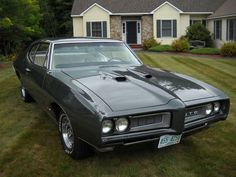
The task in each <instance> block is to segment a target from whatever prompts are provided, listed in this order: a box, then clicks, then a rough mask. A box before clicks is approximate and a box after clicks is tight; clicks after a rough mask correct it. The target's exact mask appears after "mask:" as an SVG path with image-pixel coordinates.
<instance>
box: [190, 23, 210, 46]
mask: <svg viewBox="0 0 236 177" xmlns="http://www.w3.org/2000/svg"><path fill="white" fill-rule="evenodd" d="M186 37H187V38H188V39H189V40H200V41H205V42H206V46H207V47H211V46H212V45H213V40H212V37H211V33H210V31H209V30H208V29H207V28H206V27H205V26H204V25H202V24H200V23H196V24H193V25H192V26H189V27H188V28H187V34H186Z"/></svg>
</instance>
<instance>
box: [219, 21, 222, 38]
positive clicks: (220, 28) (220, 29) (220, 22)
mask: <svg viewBox="0 0 236 177" xmlns="http://www.w3.org/2000/svg"><path fill="white" fill-rule="evenodd" d="M219 25H220V26H219V31H220V34H219V35H220V40H221V39H222V21H221V20H220V21H219Z"/></svg>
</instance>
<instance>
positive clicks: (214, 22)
mask: <svg viewBox="0 0 236 177" xmlns="http://www.w3.org/2000/svg"><path fill="white" fill-rule="evenodd" d="M214 39H216V21H214Z"/></svg>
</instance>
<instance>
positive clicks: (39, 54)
mask: <svg viewBox="0 0 236 177" xmlns="http://www.w3.org/2000/svg"><path fill="white" fill-rule="evenodd" d="M48 48H49V44H40V45H39V47H38V49H37V51H36V53H35V59H34V61H33V62H34V64H35V65H38V66H42V67H44V66H45V62H46V59H47V55H48Z"/></svg>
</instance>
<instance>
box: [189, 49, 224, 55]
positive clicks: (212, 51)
mask: <svg viewBox="0 0 236 177" xmlns="http://www.w3.org/2000/svg"><path fill="white" fill-rule="evenodd" d="M190 52H191V53H193V54H208V55H219V54H220V49H217V48H200V49H193V50H191V51H190Z"/></svg>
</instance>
